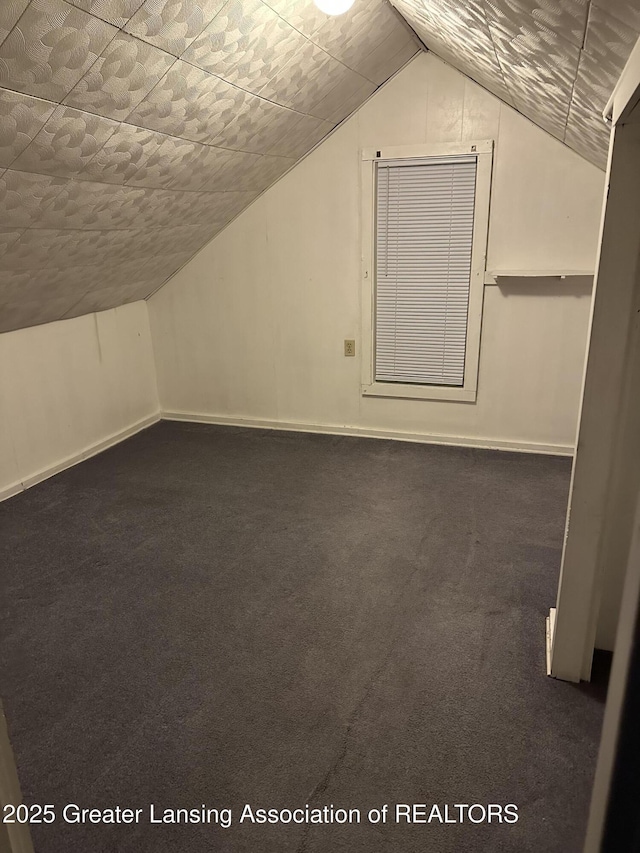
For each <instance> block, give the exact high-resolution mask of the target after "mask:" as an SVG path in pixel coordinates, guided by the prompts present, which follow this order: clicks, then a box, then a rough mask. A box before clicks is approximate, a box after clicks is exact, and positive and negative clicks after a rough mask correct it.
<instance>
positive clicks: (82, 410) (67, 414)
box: [0, 302, 159, 499]
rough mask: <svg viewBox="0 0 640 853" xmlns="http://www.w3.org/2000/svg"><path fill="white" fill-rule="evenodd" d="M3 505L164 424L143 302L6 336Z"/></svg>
mask: <svg viewBox="0 0 640 853" xmlns="http://www.w3.org/2000/svg"><path fill="white" fill-rule="evenodd" d="M0 413H1V417H0V499H1V498H4V497H9V496H10V495H11V494H14V493H16V492H18V491H21V490H22V489H23V488H24V487H25V486H28V485H30V484H32V482H34V481H35V482H37V481H38V480H40V479H42V478H43V477H44V476H47V475H48V474H50V473H53V472H55V471H56V470H60V469H61V468H65V467H67V466H68V465H69V464H72V463H73V462H75V461H79V460H80V459H81V458H83V457H84V456H85V455H87V454H90V453H91V452H92V451H95V450H96V449H98V448H99V447H101V446H102V445H104V444H108V443H110V442H111V441H112V440H113V439H114V438H115V437H117V436H120V435H121V434H122V433H126V432H128V431H135V429H136V427H138V426H140V425H141V424H143V423H147V422H150V421H152V420H154V419H157V418H158V415H159V405H158V395H157V388H156V381H155V368H154V362H153V351H152V347H151V335H150V329H149V318H148V312H147V305H146V303H145V302H134V303H132V304H130V305H125V306H123V307H121V308H114V309H112V310H111V311H104V312H102V313H100V314H88V315H85V316H84V317H78V318H76V319H73V320H61V321H60V322H57V323H47V324H46V325H43V326H34V327H33V328H30V329H20V330H19V331H16V332H7V333H5V334H1V335H0Z"/></svg>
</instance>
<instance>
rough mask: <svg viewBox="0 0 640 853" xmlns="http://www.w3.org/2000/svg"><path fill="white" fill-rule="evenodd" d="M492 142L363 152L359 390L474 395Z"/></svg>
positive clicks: (460, 397) (426, 395) (427, 395)
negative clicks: (361, 314)
mask: <svg viewBox="0 0 640 853" xmlns="http://www.w3.org/2000/svg"><path fill="white" fill-rule="evenodd" d="M492 149H493V144H492V143H491V142H481V143H479V142H476V143H469V144H467V145H465V146H463V147H462V146H448V148H447V150H444V151H443V148H442V146H440V147H439V149H438V150H437V151H436V150H426V151H425V149H424V148H423V149H415V148H410V149H387V150H385V151H375V152H364V154H363V168H364V181H363V188H364V199H363V201H364V211H363V212H364V219H363V221H364V222H365V223H370V225H371V227H367V228H365V252H364V271H363V276H364V290H363V297H364V301H363V307H364V314H363V320H364V322H363V326H364V329H363V382H362V385H363V388H362V390H363V393H364V394H369V395H372V396H394V397H419V398H423V399H449V400H466V401H473V400H475V398H476V388H477V374H478V358H479V349H480V322H481V314H482V297H483V287H484V268H485V251H486V242H487V227H488V214H489V185H490V175H491V157H492Z"/></svg>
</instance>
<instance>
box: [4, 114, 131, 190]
mask: <svg viewBox="0 0 640 853" xmlns="http://www.w3.org/2000/svg"><path fill="white" fill-rule="evenodd" d="M117 129H118V124H117V122H115V121H111V119H108V118H103V117H102V116H96V115H93V114H92V113H84V112H81V111H80V110H74V109H72V108H71V107H64V106H60V107H56V109H55V110H54V111H53V113H52V115H51V118H50V119H49V120H48V121H47V122H46V124H45V126H44V127H43V129H42V130H41V131H40V133H39V134H38V135H37V136H36V137H35V139H34V140H33V142H31V144H30V145H29V146H28V147H27V148H25V150H24V151H23V152H22V154H21V155H20V156H19V157H18V158H16V160H15V161H14V163H13V166H12V168H14V169H16V170H19V171H23V172H38V173H41V174H45V175H60V176H61V177H73V176H74V175H77V174H78V173H79V172H81V171H82V170H83V169H84V168H85V166H86V165H87V164H88V163H89V161H90V160H91V158H92V157H94V156H95V154H97V152H98V151H99V150H100V149H101V148H102V146H103V145H104V144H105V142H106V141H107V140H108V139H109V137H110V136H111V135H112V134H113V132H114V131H115V130H117Z"/></svg>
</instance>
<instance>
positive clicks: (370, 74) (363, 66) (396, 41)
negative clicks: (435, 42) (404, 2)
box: [357, 22, 420, 86]
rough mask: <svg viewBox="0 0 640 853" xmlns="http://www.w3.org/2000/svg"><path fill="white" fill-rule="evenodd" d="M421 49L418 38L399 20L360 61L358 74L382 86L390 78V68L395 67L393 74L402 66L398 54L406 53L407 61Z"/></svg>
mask: <svg viewBox="0 0 640 853" xmlns="http://www.w3.org/2000/svg"><path fill="white" fill-rule="evenodd" d="M419 50H420V48H419V47H418V44H417V42H416V40H415V39H414V38H413V37H412V36H411V35H409V33H408V32H407V30H406V29H405V27H404V26H402V24H400V22H398V23H396V25H395V27H393V28H392V29H391V32H390V33H389V35H388V36H387V37H386V38H385V39H384V40H383V41H382V42H380V44H379V45H378V46H377V47H376V48H375V49H374V50H372V51H371V53H369V54H368V55H367V56H365V57H364V58H363V59H362V60H361V61H360V62H358V69H357V70H358V74H361V75H362V76H363V77H366V78H367V80H370V81H371V82H372V83H376V84H377V85H378V86H380V85H381V84H382V83H384V81H385V80H388V78H389V70H388V69H389V68H393V71H391V74H393V73H394V71H395V70H396V69H397V68H399V67H401V66H399V65H398V62H397V56H398V54H399V53H400V52H402V53H403V54H404V55H406V60H405V61H408V60H409V58H410V57H412V56H413V55H414V54H416V53H418V51H419Z"/></svg>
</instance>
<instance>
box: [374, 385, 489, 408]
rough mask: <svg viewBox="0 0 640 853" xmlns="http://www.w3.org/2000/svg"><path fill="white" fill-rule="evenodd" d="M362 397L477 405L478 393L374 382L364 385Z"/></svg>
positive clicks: (440, 387) (438, 387)
mask: <svg viewBox="0 0 640 853" xmlns="http://www.w3.org/2000/svg"><path fill="white" fill-rule="evenodd" d="M362 396H363V397H396V398H400V399H405V400H449V401H450V402H458V403H475V401H476V397H477V392H476V389H475V388H459V387H455V388H454V387H452V386H450V385H406V384H404V383H400V382H399V383H395V382H372V383H371V384H370V385H362Z"/></svg>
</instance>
